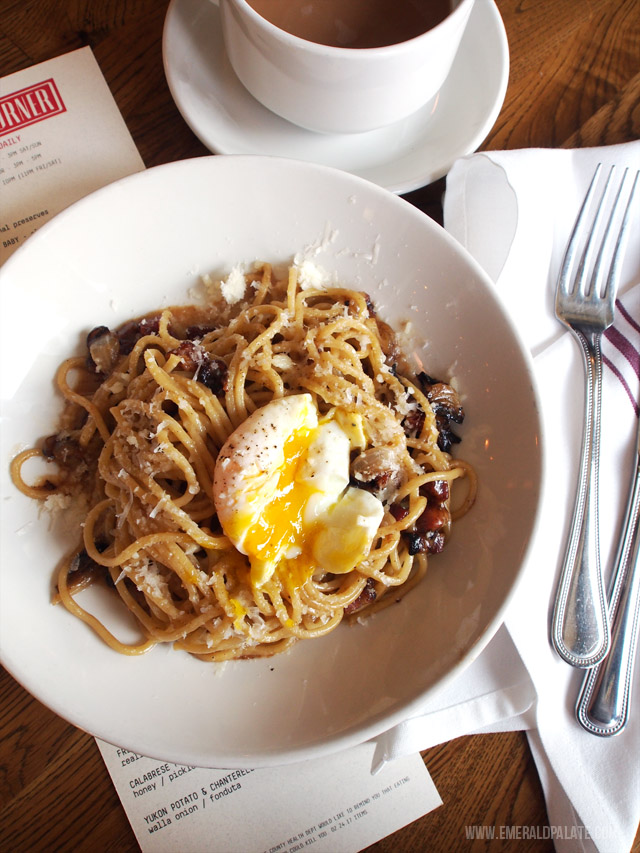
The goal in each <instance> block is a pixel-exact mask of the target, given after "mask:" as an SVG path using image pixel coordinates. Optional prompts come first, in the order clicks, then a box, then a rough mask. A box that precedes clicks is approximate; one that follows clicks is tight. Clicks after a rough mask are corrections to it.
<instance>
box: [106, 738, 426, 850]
mask: <svg viewBox="0 0 640 853" xmlns="http://www.w3.org/2000/svg"><path fill="white" fill-rule="evenodd" d="M98 746H99V747H100V751H101V752H102V757H103V758H104V761H105V763H106V765H107V768H108V769H109V772H110V774H111V778H112V779H113V782H114V784H115V786H116V790H117V791H118V795H119V797H120V800H121V802H122V805H123V806H124V809H125V811H126V813H127V817H128V818H129V822H130V823H131V826H132V828H133V831H134V833H135V835H136V838H137V839H138V843H139V844H140V848H141V850H142V851H143V853H175V851H176V850H180V853H300V851H302V850H305V851H312V853H356V851H358V850H362V849H363V848H364V847H367V846H368V845H369V844H373V843H374V842H375V841H378V840H380V839H381V838H384V837H385V836H387V835H390V834H391V833H392V832H395V831H396V830H397V829H400V828H401V827H403V826H406V825H407V824H408V823H411V822H412V821H414V820H417V819H418V818H419V817H421V816H422V815H424V814H427V812H429V811H431V810H432V809H434V808H436V807H437V806H439V805H441V803H442V801H441V799H440V797H439V795H438V792H437V790H436V788H435V786H434V784H433V782H432V780H431V777H430V776H429V773H428V772H427V769H426V767H425V766H424V763H423V761H422V759H421V758H420V755H419V754H415V755H410V756H407V757H406V758H399V759H397V760H395V761H392V762H388V763H387V764H384V765H383V766H382V768H381V769H380V770H379V771H378V772H376V773H375V775H374V774H372V772H371V768H372V764H373V758H374V752H375V744H373V743H372V742H368V743H364V744H361V745H359V746H356V747H352V748H351V749H348V750H345V751H343V752H339V753H336V754H334V755H329V756H327V757H324V758H316V759H313V760H310V761H304V762H301V763H298V764H292V765H285V766H282V767H275V768H261V769H246V770H243V769H236V770H206V769H202V768H198V767H190V766H185V765H176V764H171V763H168V762H164V761H155V760H153V759H150V758H145V757H143V756H142V755H138V754H136V753H134V752H130V751H128V750H126V749H120V748H118V747H114V746H111V745H110V744H107V743H105V742H104V741H98Z"/></svg>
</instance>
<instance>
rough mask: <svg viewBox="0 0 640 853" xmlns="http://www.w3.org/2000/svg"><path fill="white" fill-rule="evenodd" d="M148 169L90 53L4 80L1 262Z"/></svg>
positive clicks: (0, 95) (0, 99)
mask: <svg viewBox="0 0 640 853" xmlns="http://www.w3.org/2000/svg"><path fill="white" fill-rule="evenodd" d="M142 169H144V163H143V161H142V158H141V157H140V154H139V153H138V149H137V148H136V146H135V144H134V142H133V139H132V138H131V134H130V133H129V130H128V129H127V126H126V124H125V123H124V120H123V118H122V115H121V113H120V111H119V109H118V106H117V104H116V102H115V100H114V98H113V95H112V94H111V91H110V90H109V87H108V86H107V83H106V81H105V79H104V76H103V75H102V72H101V70H100V67H99V66H98V63H97V62H96V59H95V57H94V55H93V53H92V51H91V48H89V47H84V48H80V50H75V51H72V52H71V53H67V54H65V55H63V56H60V57H57V58H56V59H52V60H50V61H48V62H42V63H40V64H38V65H33V66H31V67H30V68H27V69H25V70H24V71H18V72H16V73H15V74H9V75H8V76H7V77H2V78H0V263H3V262H4V261H6V259H7V258H8V257H9V256H10V255H11V254H12V253H13V252H14V251H15V250H16V249H17V248H18V247H19V246H21V245H22V244H23V243H24V242H25V240H26V239H27V238H28V237H29V236H30V235H31V234H32V233H33V232H34V231H35V230H36V229H37V228H39V227H40V226H41V225H43V224H44V223H45V222H47V221H48V220H49V219H51V218H52V217H53V216H55V215H56V214H57V213H59V212H60V211H62V210H64V208H66V207H68V206H69V205H70V204H72V203H73V202H75V201H78V199H81V198H83V197H84V196H86V195H88V194H89V193H91V192H93V191H94V190H97V189H99V188H100V187H103V186H105V185H106V184H109V183H111V182H112V181H115V180H117V179H118V178H122V177H125V176H126V175H130V174H132V173H133V172H140V171H142Z"/></svg>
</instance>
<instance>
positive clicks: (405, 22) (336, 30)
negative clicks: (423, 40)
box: [247, 0, 451, 48]
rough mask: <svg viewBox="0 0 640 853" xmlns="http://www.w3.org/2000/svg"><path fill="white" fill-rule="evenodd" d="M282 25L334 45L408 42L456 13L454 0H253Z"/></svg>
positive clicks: (263, 13) (260, 11)
mask: <svg viewBox="0 0 640 853" xmlns="http://www.w3.org/2000/svg"><path fill="white" fill-rule="evenodd" d="M247 2H248V3H249V5H250V6H252V7H253V9H255V11H256V12H257V13H258V14H259V15H261V16H262V17H263V18H266V20H268V21H270V22H271V23H272V24H275V26H276V27H279V28H280V29H281V30H285V31H286V32H288V33H291V34H292V35H295V36H298V37H299V38H302V39H306V40H307V41H312V42H316V43H318V44H326V45H329V46H331V47H347V48H371V47H384V46H385V45H390V44H398V43H399V42H403V41H408V40H409V39H412V38H415V37H416V36H419V35H421V34H422V33H424V32H426V31H427V30H430V29H431V28H432V27H435V26H436V25H437V24H439V23H440V22H441V21H443V20H444V19H445V18H446V17H447V15H448V14H449V13H450V12H451V2H450V0H393V2H392V0H247Z"/></svg>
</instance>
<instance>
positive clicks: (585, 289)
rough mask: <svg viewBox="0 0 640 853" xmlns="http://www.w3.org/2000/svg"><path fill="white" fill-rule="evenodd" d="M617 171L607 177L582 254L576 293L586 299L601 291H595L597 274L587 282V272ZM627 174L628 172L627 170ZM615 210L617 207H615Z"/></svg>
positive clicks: (610, 170) (613, 168)
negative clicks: (610, 187)
mask: <svg viewBox="0 0 640 853" xmlns="http://www.w3.org/2000/svg"><path fill="white" fill-rule="evenodd" d="M601 165H602V164H601V163H598V169H596V175H594V178H595V177H596V176H597V174H598V173H599V171H600V166H601ZM615 169H616V167H615V166H612V167H611V168H610V169H609V174H608V176H607V180H606V182H605V185H604V188H603V190H602V192H601V193H600V201H599V202H598V207H597V208H596V212H595V215H594V218H593V222H592V223H591V230H590V232H589V239H588V240H587V242H586V244H585V247H584V251H583V253H582V258H581V259H580V264H579V266H578V272H577V274H576V282H575V290H576V293H577V294H581V295H583V296H585V297H586V296H589V294H595V295H597V293H598V292H599V291H596V290H595V289H594V285H595V282H596V276H595V274H594V275H592V276H591V278H590V279H589V280H588V282H587V270H588V268H589V264H590V263H591V257H592V255H593V252H594V250H595V246H596V243H595V239H596V234H597V233H598V232H599V228H600V220H601V219H602V216H603V214H604V211H605V199H606V198H607V193H608V191H609V185H610V183H611V179H612V177H613V173H614V172H615ZM625 174H626V170H625ZM623 181H624V178H623ZM594 189H595V187H594ZM616 203H617V198H616ZM614 209H615V205H614ZM610 225H611V219H610V220H609V226H610ZM607 233H608V230H607ZM606 236H607V234H605V237H604V238H603V241H602V243H601V244H600V252H599V254H598V260H599V261H601V259H602V248H603V246H604V243H605V240H606ZM597 268H598V264H596V270H597Z"/></svg>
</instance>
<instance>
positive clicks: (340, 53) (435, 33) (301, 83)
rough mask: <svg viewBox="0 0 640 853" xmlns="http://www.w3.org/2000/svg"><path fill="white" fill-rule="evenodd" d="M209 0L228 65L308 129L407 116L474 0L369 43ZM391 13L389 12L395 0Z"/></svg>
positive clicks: (426, 90)
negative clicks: (298, 29)
mask: <svg viewBox="0 0 640 853" xmlns="http://www.w3.org/2000/svg"><path fill="white" fill-rule="evenodd" d="M213 2H215V3H217V5H219V7H220V16H221V22H222V34H223V38H224V44H225V48H226V51H227V54H228V57H229V61H230V62H231V66H232V67H233V69H234V71H235V73H236V74H237V76H238V78H239V79H240V80H241V82H242V83H243V84H244V86H245V88H246V89H248V91H249V92H250V93H251V94H252V95H253V96H254V97H255V98H256V99H257V100H258V101H260V102H261V103H262V104H263V105H264V106H265V107H267V108H268V109H270V110H271V111H272V112H274V113H276V114H277V115H279V116H281V117H282V118H285V119H287V120H288V121H290V122H293V123H294V124H296V125H299V126H301V127H304V128H307V129H309V130H313V131H319V132H323V133H359V132H363V131H368V130H373V129H375V128H378V127H384V126H385V125H388V124H392V123H393V122H396V121H399V120H400V119H403V118H406V117H407V116H409V115H411V114H412V113H414V112H415V111H416V110H418V109H420V107H422V106H424V105H425V104H426V103H427V102H428V101H430V100H431V99H432V98H433V97H434V96H435V95H436V94H437V93H438V91H439V90H440V88H441V87H442V84H443V83H444V81H445V79H446V77H447V74H448V73H449V71H450V69H451V65H452V63H453V60H454V59H455V56H456V53H457V51H458V48H459V45H460V41H461V39H462V35H463V33H464V30H465V27H466V24H467V21H468V18H469V15H470V13H471V9H472V6H473V3H474V0H452V7H453V9H452V11H451V12H450V13H449V14H448V15H447V17H446V18H444V20H442V21H441V22H440V23H438V24H437V25H436V26H434V27H433V28H432V29H429V30H427V31H426V32H424V33H422V34H420V35H417V36H415V37H413V38H410V39H408V40H406V41H402V42H399V43H396V44H390V45H385V46H382V47H370V48H369V47H365V48H350V47H334V46H328V45H326V44H319V43H317V42H314V41H309V40H307V39H303V38H300V37H298V36H296V35H292V34H291V33H289V32H286V31H285V30H284V29H280V28H279V27H277V26H275V25H274V24H272V23H271V22H270V21H268V20H266V19H265V18H263V17H262V16H261V15H259V14H258V13H257V12H256V11H255V9H253V8H252V7H251V6H250V5H249V3H248V2H247V0H213ZM294 2H295V0H294ZM315 2H322V0H315ZM343 2H344V3H348V2H349V0H343ZM389 14H390V15H393V14H394V3H393V0H390V2H389Z"/></svg>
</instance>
